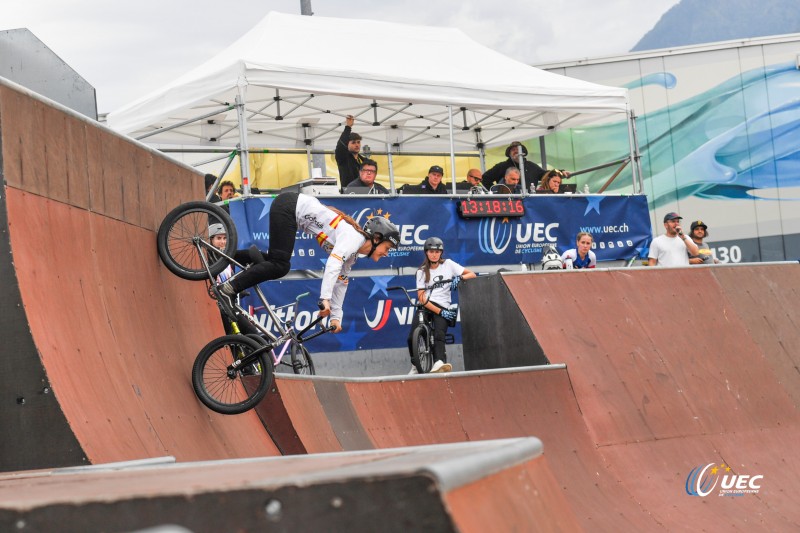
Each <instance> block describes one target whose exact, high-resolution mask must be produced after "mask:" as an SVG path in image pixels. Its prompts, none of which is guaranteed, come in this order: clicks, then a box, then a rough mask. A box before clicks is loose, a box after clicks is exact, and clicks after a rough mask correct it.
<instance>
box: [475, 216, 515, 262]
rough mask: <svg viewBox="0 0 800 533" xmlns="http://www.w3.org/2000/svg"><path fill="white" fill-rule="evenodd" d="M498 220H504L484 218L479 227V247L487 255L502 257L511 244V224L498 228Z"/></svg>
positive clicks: (504, 223)
mask: <svg viewBox="0 0 800 533" xmlns="http://www.w3.org/2000/svg"><path fill="white" fill-rule="evenodd" d="M498 220H502V219H497V218H484V219H482V220H481V221H480V224H479V225H478V245H479V246H480V248H481V252H483V253H485V254H493V255H500V254H502V253H503V252H505V251H506V248H508V244H509V243H510V242H511V233H512V229H511V224H509V223H508V222H507V221H506V222H502V223H501V224H500V226H499V227H498V226H496V224H497V221H498Z"/></svg>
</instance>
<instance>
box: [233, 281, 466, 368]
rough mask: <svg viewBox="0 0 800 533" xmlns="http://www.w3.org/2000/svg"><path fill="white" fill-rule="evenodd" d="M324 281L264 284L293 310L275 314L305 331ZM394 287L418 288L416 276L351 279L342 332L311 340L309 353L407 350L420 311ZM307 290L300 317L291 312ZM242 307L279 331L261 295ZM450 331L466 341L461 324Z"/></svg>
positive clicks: (273, 301) (272, 297) (279, 302)
mask: <svg viewBox="0 0 800 533" xmlns="http://www.w3.org/2000/svg"><path fill="white" fill-rule="evenodd" d="M320 283H321V282H320V280H318V279H308V280H305V279H303V280H276V281H268V282H266V283H262V284H261V285H260V287H261V290H262V291H264V294H266V295H267V298H268V299H269V300H270V304H272V305H273V309H275V306H284V305H286V304H290V305H289V307H288V308H283V309H277V310H275V312H276V314H277V315H278V317H279V319H281V320H284V321H287V320H288V321H290V322H292V321H293V322H294V324H295V326H296V327H297V330H298V331H299V330H301V329H303V328H304V327H305V326H307V325H308V324H309V323H310V322H312V321H313V320H314V319H315V318H316V317H317V313H318V309H317V305H316V302H317V299H318V298H319V289H320ZM394 286H401V287H405V288H407V289H414V287H415V286H416V278H415V277H414V276H364V277H351V278H350V283H349V284H348V289H347V296H346V297H345V301H344V318H343V320H342V332H341V333H338V334H336V335H333V334H325V335H321V336H320V337H317V338H315V339H313V340H311V341H309V343H308V349H309V351H311V352H312V353H314V352H338V351H351V350H365V349H381V348H399V347H402V346H406V338H407V337H408V334H409V332H410V331H411V321H412V319H413V318H414V307H413V305H412V304H410V303H409V302H408V299H407V298H406V296H405V294H404V293H403V292H402V291H389V290H387V289H388V288H389V287H394ZM304 292H309V293H311V294H309V296H307V297H305V298H302V299H301V300H300V304H299V305H298V310H297V314H296V316H295V315H294V314H292V313H291V310H290V309H291V304H292V303H293V302H294V299H295V298H296V297H297V296H298V295H299V294H302V293H304ZM411 297H412V298H413V299H414V302H415V303H416V291H413V290H412V295H411ZM452 298H453V302H454V303H457V302H458V294H457V292H455V293H453V295H452ZM242 303H243V304H244V306H245V307H247V306H249V307H250V308H251V311H252V312H253V314H254V315H255V316H256V317H257V318H258V319H259V321H260V322H261V324H262V325H263V326H265V327H267V328H269V329H270V330H272V331H273V333H274V332H275V330H274V329H272V323H271V321H270V319H269V316H268V315H267V314H266V313H265V312H264V311H263V309H261V307H260V306H262V304H261V301H260V300H259V299H258V297H257V296H255V294H253V295H251V296H246V297H243V298H242ZM459 320H460V317H459ZM448 331H449V333H453V334H454V335H455V339H456V342H457V343H461V323H460V322H459V323H458V324H457V325H456V327H455V328H451V329H449V330H448ZM309 334H310V332H309Z"/></svg>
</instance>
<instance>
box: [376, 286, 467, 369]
mask: <svg viewBox="0 0 800 533" xmlns="http://www.w3.org/2000/svg"><path fill="white" fill-rule="evenodd" d="M452 281H453V280H452V279H444V280H441V281H437V282H436V283H434V284H433V285H431V286H430V287H428V288H427V289H426V292H430V291H432V290H433V289H435V288H436V287H444V286H445V285H449V284H450V283H451V282H452ZM386 290H389V291H403V293H405V295H406V298H408V303H410V304H411V305H413V306H414V312H415V313H417V315H418V324H417V326H416V327H415V328H414V331H412V332H411V362H412V364H413V365H414V366H415V367H416V368H417V372H419V373H420V374H427V373H429V372H430V371H431V368H433V363H434V361H433V331H434V327H433V313H432V312H431V311H429V310H427V309H425V305H424V304H421V303H420V302H419V301H418V300H414V299H413V298H412V297H411V294H410V293H413V292H415V290H414V289H412V290H409V289H406V288H405V287H387V289H386ZM449 325H450V327H453V326H455V322H450V323H449ZM453 342H455V337H453V335H452V334H451V333H447V334H446V335H445V343H446V344H453Z"/></svg>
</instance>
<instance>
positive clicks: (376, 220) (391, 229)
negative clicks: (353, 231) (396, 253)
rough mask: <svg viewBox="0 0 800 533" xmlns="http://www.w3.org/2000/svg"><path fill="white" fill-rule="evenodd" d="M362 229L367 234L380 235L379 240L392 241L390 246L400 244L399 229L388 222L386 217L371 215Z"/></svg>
mask: <svg viewBox="0 0 800 533" xmlns="http://www.w3.org/2000/svg"><path fill="white" fill-rule="evenodd" d="M364 231H365V232H366V234H367V235H369V236H370V237H372V236H373V235H376V234H377V235H380V236H381V242H383V241H389V242H390V243H392V248H397V246H398V245H399V244H400V230H398V229H397V226H395V225H394V224H393V223H391V222H389V219H388V218H384V217H372V218H370V219H369V220H367V222H366V224H364Z"/></svg>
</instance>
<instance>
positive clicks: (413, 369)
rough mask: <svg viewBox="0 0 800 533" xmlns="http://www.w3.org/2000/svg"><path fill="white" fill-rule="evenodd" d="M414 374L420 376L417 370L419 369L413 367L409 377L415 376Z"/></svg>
mask: <svg viewBox="0 0 800 533" xmlns="http://www.w3.org/2000/svg"><path fill="white" fill-rule="evenodd" d="M414 374H419V371H418V370H417V367H415V366H412V367H411V372H409V373H408V375H409V376H413V375H414Z"/></svg>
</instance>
